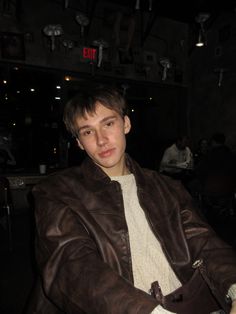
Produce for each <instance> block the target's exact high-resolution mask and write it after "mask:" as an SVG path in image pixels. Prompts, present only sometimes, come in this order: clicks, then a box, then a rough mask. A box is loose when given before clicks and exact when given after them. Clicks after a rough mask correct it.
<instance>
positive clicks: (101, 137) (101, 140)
mask: <svg viewBox="0 0 236 314" xmlns="http://www.w3.org/2000/svg"><path fill="white" fill-rule="evenodd" d="M96 137H97V144H98V145H99V146H102V145H104V144H106V143H107V136H106V132H105V131H103V130H98V131H97V132H96Z"/></svg>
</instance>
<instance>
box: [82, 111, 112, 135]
mask: <svg viewBox="0 0 236 314" xmlns="http://www.w3.org/2000/svg"><path fill="white" fill-rule="evenodd" d="M110 119H117V116H116V115H112V116H108V117H105V118H103V119H102V120H101V121H99V123H100V124H101V123H104V122H106V121H108V120H110ZM91 127H92V125H89V124H85V125H83V126H81V127H80V128H78V132H81V130H85V129H89V128H91Z"/></svg>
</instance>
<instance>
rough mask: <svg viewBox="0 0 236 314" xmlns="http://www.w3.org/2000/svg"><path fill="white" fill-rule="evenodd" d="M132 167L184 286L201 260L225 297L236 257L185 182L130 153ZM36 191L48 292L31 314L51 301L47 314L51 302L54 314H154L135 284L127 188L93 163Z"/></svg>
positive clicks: (39, 250) (40, 258) (235, 276)
mask: <svg viewBox="0 0 236 314" xmlns="http://www.w3.org/2000/svg"><path fill="white" fill-rule="evenodd" d="M126 161H127V165H128V167H129V169H130V171H131V172H132V173H133V174H134V176H135V179H136V183H137V191H138V198H139V201H140V205H141V207H142V208H143V210H144V212H145V214H146V217H147V220H148V222H149V225H150V228H151V229H152V230H153V232H154V234H155V235H156V237H157V239H158V241H159V242H160V243H161V246H162V249H163V252H164V254H165V255H166V257H167V260H168V261H169V263H170V265H171V267H172V268H173V270H174V271H175V273H176V275H177V277H178V278H179V280H180V281H181V282H182V283H183V284H185V283H187V282H188V281H189V280H190V279H191V278H192V276H193V273H194V269H193V268H192V264H193V263H194V261H195V260H197V259H199V258H201V259H203V260H204V263H205V265H206V269H207V275H208V278H209V281H210V282H211V285H212V287H213V288H214V289H215V291H217V293H218V294H219V295H221V296H223V297H224V296H225V295H226V293H227V291H228V288H229V286H230V285H231V284H232V283H235V282H236V256H235V252H234V251H233V250H232V249H231V248H230V247H229V246H228V245H226V244H225V243H224V242H222V241H221V240H220V239H218V238H217V237H216V235H215V233H214V232H213V231H212V230H211V229H210V228H209V227H208V225H207V224H206V223H205V222H203V221H202V220H200V219H199V217H198V215H197V214H196V212H195V210H194V204H193V202H192V199H191V197H190V196H189V194H188V193H187V192H186V191H185V190H184V189H183V187H182V186H181V184H179V183H178V182H177V181H173V180H171V179H169V178H167V177H164V176H160V175H159V174H158V173H157V172H156V171H151V170H147V169H142V168H140V167H139V166H138V165H137V164H136V163H135V162H134V161H133V160H132V159H131V158H130V157H129V156H128V155H127V156H126ZM33 193H34V197H35V204H36V206H35V219H36V258H37V262H38V266H39V270H40V278H41V282H42V288H41V293H40V294H38V292H37V291H36V295H35V298H33V299H32V300H34V302H33V303H34V304H31V313H38V314H43V313H45V314H48V312H47V311H46V310H44V302H45V308H46V304H48V303H50V304H51V307H52V308H53V307H55V310H54V311H53V310H52V309H50V314H54V313H58V309H60V311H61V312H62V313H76V314H80V313H92V314H93V313H94V314H108V313H109V314H124V313H128V314H149V313H151V311H152V310H153V308H155V307H156V306H157V304H158V302H157V301H156V300H155V298H153V297H152V296H151V295H149V294H148V293H145V292H143V291H141V290H139V289H136V288H135V287H134V286H133V274H132V262H131V255H130V247H129V236H128V229H127V225H126V221H125V215H124V207H123V198H122V192H121V188H120V185H119V183H118V182H115V181H111V180H110V178H109V177H107V176H106V175H105V173H104V172H103V171H102V170H101V169H100V168H99V167H97V166H96V165H95V164H94V163H93V162H92V161H91V160H90V159H86V160H85V161H84V162H83V164H82V165H81V167H75V168H70V169H66V170H64V171H61V172H58V173H56V174H53V175H51V176H48V177H47V179H45V180H44V181H43V182H42V183H40V184H38V185H37V186H35V188H34V190H33ZM150 287H151V283H150ZM36 290H39V289H36ZM37 294H38V295H39V296H38V297H37ZM39 305H40V306H39ZM47 306H48V305H47ZM202 313H203V312H202Z"/></svg>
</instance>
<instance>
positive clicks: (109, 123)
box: [106, 121, 114, 127]
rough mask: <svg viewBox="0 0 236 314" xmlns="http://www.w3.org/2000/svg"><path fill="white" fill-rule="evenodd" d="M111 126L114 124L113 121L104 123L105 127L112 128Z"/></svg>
mask: <svg viewBox="0 0 236 314" xmlns="http://www.w3.org/2000/svg"><path fill="white" fill-rule="evenodd" d="M113 124H114V121H109V122H107V123H106V126H108V127H109V126H112V125H113Z"/></svg>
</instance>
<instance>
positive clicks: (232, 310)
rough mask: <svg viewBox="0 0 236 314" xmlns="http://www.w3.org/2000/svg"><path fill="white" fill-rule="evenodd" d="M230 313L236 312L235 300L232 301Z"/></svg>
mask: <svg viewBox="0 0 236 314" xmlns="http://www.w3.org/2000/svg"><path fill="white" fill-rule="evenodd" d="M230 314H236V300H234V301H233V302H232V306H231V311H230Z"/></svg>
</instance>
